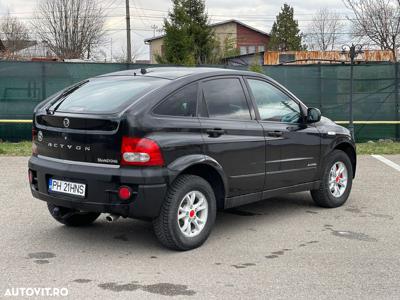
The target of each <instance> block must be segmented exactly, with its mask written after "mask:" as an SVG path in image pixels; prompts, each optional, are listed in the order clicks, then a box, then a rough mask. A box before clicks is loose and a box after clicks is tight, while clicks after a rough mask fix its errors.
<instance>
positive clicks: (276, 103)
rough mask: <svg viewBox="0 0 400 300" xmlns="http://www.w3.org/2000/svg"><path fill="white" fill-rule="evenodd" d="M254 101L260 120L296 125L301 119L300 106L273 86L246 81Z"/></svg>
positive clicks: (258, 81) (259, 81) (255, 81)
mask: <svg viewBox="0 0 400 300" xmlns="http://www.w3.org/2000/svg"><path fill="white" fill-rule="evenodd" d="M248 82H249V85H250V89H251V91H252V93H253V96H254V98H255V100H256V103H257V107H258V111H259V112H260V117H261V120H264V121H276V122H286V123H298V122H299V121H300V118H301V113H300V106H299V104H297V103H296V102H295V101H293V100H292V99H290V98H289V96H287V95H286V94H285V93H283V92H281V91H280V90H279V89H277V88H276V87H274V86H273V85H271V84H269V83H267V82H264V81H261V80H255V79H248Z"/></svg>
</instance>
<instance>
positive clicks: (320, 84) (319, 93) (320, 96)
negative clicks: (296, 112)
mask: <svg viewBox="0 0 400 300" xmlns="http://www.w3.org/2000/svg"><path fill="white" fill-rule="evenodd" d="M318 79H319V92H318V97H319V99H318V100H319V109H320V110H321V112H323V110H322V66H321V63H320V62H319V63H318Z"/></svg>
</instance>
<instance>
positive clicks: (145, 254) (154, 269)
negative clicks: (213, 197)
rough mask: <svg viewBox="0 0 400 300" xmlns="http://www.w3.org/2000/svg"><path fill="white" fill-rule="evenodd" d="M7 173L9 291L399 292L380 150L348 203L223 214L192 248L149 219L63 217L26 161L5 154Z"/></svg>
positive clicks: (4, 223) (389, 194) (121, 295)
mask: <svg viewBox="0 0 400 300" xmlns="http://www.w3.org/2000/svg"><path fill="white" fill-rule="evenodd" d="M385 157H386V158H389V159H392V160H393V161H396V162H398V163H399V162H400V156H385ZM0 170H1V176H0V205H1V207H2V210H1V212H2V213H1V216H0V245H1V246H0V251H1V253H0V298H2V297H3V296H4V295H5V293H6V292H7V290H8V291H10V289H11V288H14V289H15V288H33V287H43V288H67V289H68V297H69V298H71V299H91V298H96V299H127V298H129V299H135V298H138V299H147V298H166V299H167V298H170V297H172V296H174V297H176V298H182V299H209V298H225V299H229V298H233V297H234V298H243V299H244V298H247V299H248V298H251V299H253V298H263V299H317V298H318V299H321V298H322V299H350V298H351V299H399V298H400V238H399V237H400V180H399V179H400V172H398V171H396V170H395V169H393V168H391V167H389V166H387V165H385V164H383V163H382V162H380V161H378V160H376V159H374V158H372V157H370V156H362V157H359V166H358V172H357V178H356V181H355V182H354V186H353V191H352V194H351V196H350V198H349V200H348V202H347V203H346V205H345V206H343V207H341V208H337V209H322V208H318V207H316V206H314V205H313V203H312V200H311V197H310V195H309V193H298V194H292V195H286V196H282V197H279V198H274V199H270V200H266V201H263V202H259V203H256V204H252V205H247V206H243V207H240V208H239V209H236V210H234V211H231V212H222V213H219V214H218V217H217V222H216V227H215V229H214V231H213V233H212V235H211V236H210V238H209V240H208V242H207V243H206V244H204V245H203V246H202V247H201V248H199V249H196V250H193V251H189V252H184V253H182V252H172V251H169V250H166V249H164V248H163V247H161V246H160V245H159V244H158V242H157V240H156V238H155V236H154V235H153V233H152V228H151V225H150V224H149V223H146V222H141V221H135V220H129V219H125V220H119V221H118V222H116V223H113V224H108V223H106V222H105V220H104V218H103V217H101V218H100V219H99V220H98V221H97V222H96V223H95V224H94V225H93V226H90V227H86V228H67V227H64V226H61V225H59V224H58V223H56V222H55V221H54V220H53V219H52V218H51V217H50V215H49V213H48V212H47V209H46V205H45V203H44V202H42V201H39V200H36V199H33V198H32V196H31V194H30V191H29V188H28V184H27V158H21V157H14V158H7V157H1V158H0ZM9 298H16V297H9ZM59 298H60V297H59Z"/></svg>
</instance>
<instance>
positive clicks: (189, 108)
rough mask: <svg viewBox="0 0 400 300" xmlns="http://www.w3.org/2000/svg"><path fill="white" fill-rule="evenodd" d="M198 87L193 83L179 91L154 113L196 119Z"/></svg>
mask: <svg viewBox="0 0 400 300" xmlns="http://www.w3.org/2000/svg"><path fill="white" fill-rule="evenodd" d="M197 86H198V84H197V83H193V84H190V85H188V86H185V87H184V88H182V89H180V90H178V91H177V92H175V93H174V94H172V95H171V96H169V97H168V98H167V99H165V100H164V101H162V102H161V103H160V104H159V105H158V106H157V107H156V108H155V109H154V111H153V112H154V113H155V114H157V115H164V116H177V117H195V116H196V107H197Z"/></svg>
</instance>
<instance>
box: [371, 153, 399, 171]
mask: <svg viewBox="0 0 400 300" xmlns="http://www.w3.org/2000/svg"><path fill="white" fill-rule="evenodd" d="M371 156H372V157H373V158H375V159H377V160H380V161H381V162H383V163H384V164H386V165H388V166H389V167H392V168H393V169H395V170H397V171H399V172H400V166H399V165H398V164H396V163H394V162H392V161H391V160H389V159H387V158H385V157H383V156H381V155H374V154H373V155H371Z"/></svg>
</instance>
